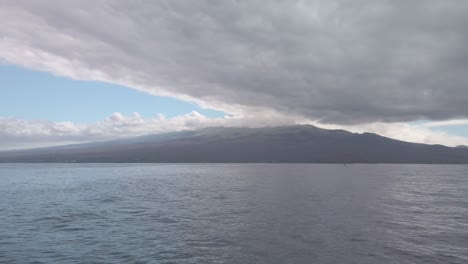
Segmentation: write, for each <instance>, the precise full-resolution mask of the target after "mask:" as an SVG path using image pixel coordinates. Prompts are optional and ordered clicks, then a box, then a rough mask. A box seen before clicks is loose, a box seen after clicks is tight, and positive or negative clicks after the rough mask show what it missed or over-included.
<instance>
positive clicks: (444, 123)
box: [422, 119, 468, 127]
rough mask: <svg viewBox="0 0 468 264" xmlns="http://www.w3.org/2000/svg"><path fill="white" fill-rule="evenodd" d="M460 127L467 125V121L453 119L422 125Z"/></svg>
mask: <svg viewBox="0 0 468 264" xmlns="http://www.w3.org/2000/svg"><path fill="white" fill-rule="evenodd" d="M462 125H468V119H453V120H445V121H435V122H428V123H425V124H423V125H422V126H425V127H441V126H462Z"/></svg>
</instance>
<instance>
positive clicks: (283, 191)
mask: <svg viewBox="0 0 468 264" xmlns="http://www.w3.org/2000/svg"><path fill="white" fill-rule="evenodd" d="M0 263H268V264H270V263H356V264H358V263H359V264H376V263H377V264H378V263H444V264H449V263H463V264H466V263H468V166H455V165H453V166H445V165H347V166H344V165H285V164H280V165H266V164H251V165H247V164H245V165H242V164H236V165H212V164H210V165H208V164H206V165H203V164H201V165H192V164H190V165H188V164H187V165H172V164H168V165H164V164H161V165H150V164H147V165H146V164H143V165H142V164H136V165H129V164H94V165H93V164H89V165H73V164H16V165H15V164H3V165H0Z"/></svg>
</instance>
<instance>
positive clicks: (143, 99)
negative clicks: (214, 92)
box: [0, 64, 225, 123]
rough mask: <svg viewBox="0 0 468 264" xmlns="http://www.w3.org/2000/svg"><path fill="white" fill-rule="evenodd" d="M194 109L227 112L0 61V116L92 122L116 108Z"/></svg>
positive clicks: (143, 111)
mask: <svg viewBox="0 0 468 264" xmlns="http://www.w3.org/2000/svg"><path fill="white" fill-rule="evenodd" d="M191 111H197V112H199V113H201V114H203V115H205V116H207V117H210V118H215V117H222V116H224V115H225V113H224V112H222V111H217V110H212V109H203V108H201V107H199V106H197V105H196V104H195V103H192V102H186V101H182V100H178V99H174V98H169V97H163V96H154V95H150V94H147V93H144V92H140V91H137V90H134V89H130V88H128V87H124V86H120V85H115V84H109V83H104V82H94V81H79V80H73V79H70V78H66V77H59V76H55V75H53V74H49V73H46V72H40V71H34V70H29V69H25V68H21V67H17V66H12V65H5V64H0V117H15V118H21V119H41V120H50V121H56V122H58V121H71V122H77V123H90V122H96V121H99V120H102V119H104V118H106V117H108V116H110V115H111V114H112V113H114V112H119V113H122V114H124V115H131V114H132V113H133V112H138V113H139V114H140V115H141V116H142V117H143V118H150V117H154V116H156V115H157V114H159V113H161V114H163V115H165V116H166V117H168V118H171V117H175V116H179V115H183V114H187V113H189V112H191Z"/></svg>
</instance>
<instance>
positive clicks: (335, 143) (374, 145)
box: [0, 125, 468, 164]
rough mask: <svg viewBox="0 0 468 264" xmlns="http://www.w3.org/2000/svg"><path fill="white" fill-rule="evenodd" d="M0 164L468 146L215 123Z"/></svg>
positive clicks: (435, 153)
mask: <svg viewBox="0 0 468 264" xmlns="http://www.w3.org/2000/svg"><path fill="white" fill-rule="evenodd" d="M0 162H226V163H230V162H246V163H253V162H258V163H260V162H285V163H441V164H443V163H445V164H450V163H458V164H461V163H464V164H468V149H466V148H451V147H446V146H441V145H425V144H416V143H409V142H403V141H399V140H394V139H390V138H386V137H382V136H379V135H376V134H371V133H363V134H357V133H351V132H348V131H344V130H327V129H321V128H317V127H315V126H311V125H300V126H284V127H264V128H224V127H213V128H205V129H200V130H195V131H182V132H173V133H165V134H158V135H148V136H140V137H133V138H128V139H120V140H112V141H105V142H96V143H86V144H75V145H67V146H60V147H50V148H39V149H29V150H15V151H4V152H0Z"/></svg>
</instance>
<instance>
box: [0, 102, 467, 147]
mask: <svg viewBox="0 0 468 264" xmlns="http://www.w3.org/2000/svg"><path fill="white" fill-rule="evenodd" d="M298 120H300V119H298V117H291V116H285V115H277V114H274V113H268V112H265V113H257V114H256V115H251V116H225V117H222V118H208V117H206V116H204V115H202V114H200V113H198V112H195V111H193V112H191V113H188V114H185V115H180V116H176V117H173V118H166V117H165V116H164V115H162V114H159V115H157V116H155V117H153V118H146V119H145V118H142V117H141V116H140V115H139V114H138V113H134V114H133V115H130V116H125V115H122V114H121V113H114V114H112V115H111V116H109V117H107V118H106V119H104V120H102V121H99V122H96V123H92V124H76V123H72V122H51V121H44V120H23V119H17V118H1V117H0V150H6V149H18V148H32V147H44V146H53V145H64V144H71V143H84V142H93V141H101V140H111V139H116V138H125V137H133V136H139V135H147V134H158V133H164V132H173V131H181V130H193V129H198V128H204V127H212V126H225V127H246V126H247V127H264V126H278V125H293V124H298V123H300V124H313V125H317V123H316V122H314V121H311V120H305V119H303V120H300V121H298ZM320 126H321V127H322V128H328V129H345V130H349V131H352V132H355V133H363V132H373V133H377V134H380V135H383V136H387V137H391V138H395V139H399V140H404V141H410V142H418V143H426V144H444V145H448V146H457V145H468V138H463V137H457V136H453V135H449V134H446V133H443V132H440V131H432V130H430V129H429V128H427V127H424V126H421V125H411V124H406V123H374V124H367V125H320Z"/></svg>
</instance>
